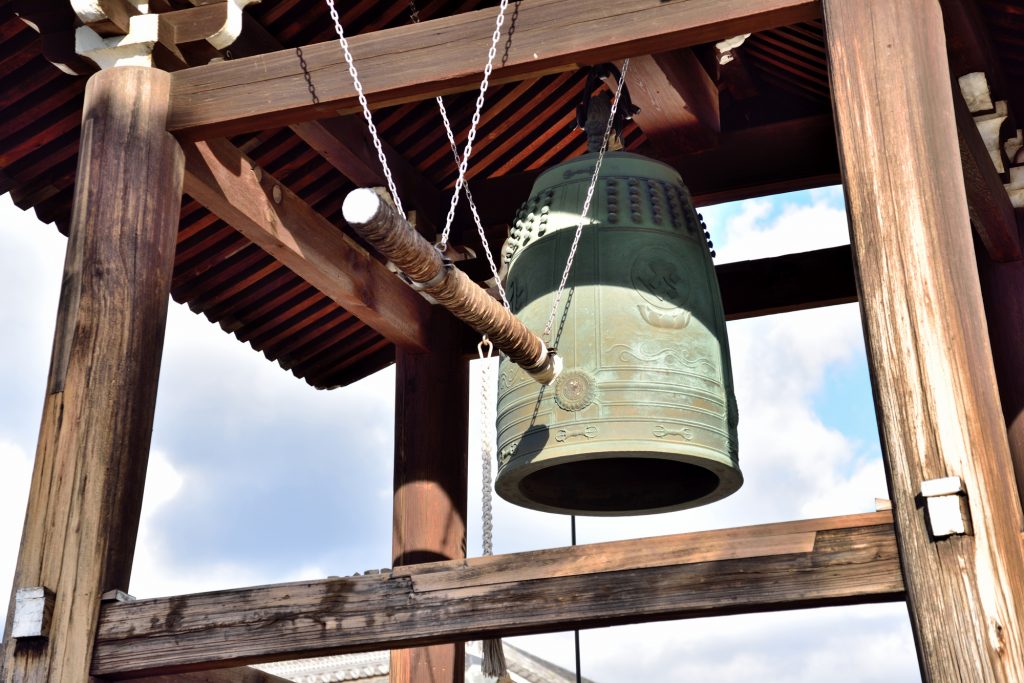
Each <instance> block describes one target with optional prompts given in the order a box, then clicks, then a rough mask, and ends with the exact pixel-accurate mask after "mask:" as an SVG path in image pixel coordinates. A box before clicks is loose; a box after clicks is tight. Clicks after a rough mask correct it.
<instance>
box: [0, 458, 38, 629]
mask: <svg viewBox="0 0 1024 683" xmlns="http://www.w3.org/2000/svg"><path fill="white" fill-rule="evenodd" d="M0 472H2V473H3V476H0V591H3V593H2V595H3V597H4V599H6V597H7V594H8V593H7V591H6V589H7V588H8V587H9V586H10V585H11V582H12V581H13V580H14V566H15V564H16V563H17V560H18V545H19V541H20V540H21V528H22V525H23V523H24V520H25V505H26V504H27V503H28V487H29V482H30V480H31V477H32V460H31V459H30V458H29V455H28V453H26V452H25V451H24V450H23V449H22V448H21V447H20V446H18V445H17V444H13V443H10V442H8V441H0ZM6 609H7V605H6V603H4V604H3V606H2V607H0V614H4V613H5V611H6Z"/></svg>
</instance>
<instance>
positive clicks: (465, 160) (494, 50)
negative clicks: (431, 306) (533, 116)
mask: <svg viewBox="0 0 1024 683" xmlns="http://www.w3.org/2000/svg"><path fill="white" fill-rule="evenodd" d="M507 8H508V0H501V5H500V6H499V7H498V19H497V21H496V22H495V25H494V33H493V34H492V35H491V48H490V49H489V50H488V51H487V65H486V66H485V67H484V77H483V79H481V81H480V94H479V95H477V97H476V110H475V111H474V112H473V120H472V122H471V123H470V126H469V135H468V136H467V137H466V146H465V147H464V148H463V149H462V161H461V162H459V177H458V178H457V179H456V180H455V191H454V192H453V193H452V201H451V205H450V206H449V207H448V216H447V217H445V220H444V231H443V232H442V233H441V243H440V244H439V245H438V246H439V247H440V248H441V250H442V251H443V250H444V248H445V247H447V246H448V235H449V234H450V233H451V231H452V221H454V220H455V207H456V206H458V204H459V193H460V192H462V186H463V184H465V182H466V169H467V168H469V155H470V153H472V151H473V140H475V139H476V127H477V125H478V124H479V123H480V112H481V111H483V108H484V95H485V94H486V93H487V86H488V85H489V84H490V80H491V71H492V70H493V69H494V57H495V56H496V55H497V54H498V41H499V40H501V25H502V24H503V23H505V10H506V9H507ZM445 126H446V127H448V128H450V127H451V126H450V124H449V123H448V120H447V117H445Z"/></svg>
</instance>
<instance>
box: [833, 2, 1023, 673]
mask: <svg viewBox="0 0 1024 683" xmlns="http://www.w3.org/2000/svg"><path fill="white" fill-rule="evenodd" d="M823 9H824V16H825V33H826V36H827V41H828V51H829V66H830V72H831V80H832V96H833V106H834V109H835V114H836V125H837V130H838V140H839V150H840V156H841V167H842V171H843V179H844V182H845V187H846V202H847V210H848V213H849V221H850V230H851V237H852V241H853V251H854V258H855V264H856V270H857V276H858V290H859V293H860V300H861V302H862V307H861V312H862V316H863V320H864V328H865V334H866V338H867V346H868V353H869V357H870V361H871V367H872V384H873V388H874V393H875V403H876V407H877V411H878V420H879V426H880V431H881V435H882V439H883V443H884V446H885V459H886V465H887V471H888V476H889V488H890V492H891V495H892V500H893V504H894V513H895V520H896V529H897V534H898V538H899V548H900V556H901V561H902V567H903V573H904V580H905V582H906V588H907V596H908V603H909V608H910V614H911V622H912V624H913V628H914V633H915V636H916V639H917V646H918V655H919V658H920V661H921V665H922V672H923V674H924V676H925V678H926V679H927V680H928V681H978V682H979V683H980V682H982V681H985V682H996V681H1000V682H1009V681H1021V680H1024V557H1022V554H1024V553H1022V545H1021V536H1020V531H1021V510H1020V505H1019V503H1018V500H1017V493H1016V490H1015V487H1014V485H1013V471H1012V467H1011V462H1010V455H1009V449H1008V445H1007V439H1006V430H1005V428H1004V425H1003V421H1002V415H1001V413H1000V406H999V396H998V395H997V392H996V378H995V373H994V370H993V366H992V352H991V349H990V347H989V339H988V335H987V334H986V330H985V316H984V309H983V307H982V300H981V292H980V288H979V284H978V274H977V269H976V267H975V263H974V250H973V245H972V242H971V232H970V223H969V219H968V211H967V203H966V200H965V195H964V179H963V174H962V172H961V167H960V155H959V152H958V149H957V133H956V125H955V118H954V112H953V104H952V97H951V91H950V79H949V70H948V67H947V63H946V54H945V45H946V42H945V40H944V37H943V29H942V16H941V13H940V10H939V3H938V2H936V0H858V2H849V1H848V0H824V3H823ZM946 476H959V477H961V478H962V480H963V483H964V486H965V490H966V503H967V507H968V508H969V510H970V521H971V522H972V523H973V531H972V532H969V533H968V534H967V535H953V536H949V537H946V538H939V539H935V538H932V537H931V536H930V534H929V527H928V524H927V522H926V519H925V510H924V508H923V506H922V505H921V504H920V502H919V501H920V495H919V494H920V491H921V483H922V482H923V481H926V480H931V479H936V478H940V477H946Z"/></svg>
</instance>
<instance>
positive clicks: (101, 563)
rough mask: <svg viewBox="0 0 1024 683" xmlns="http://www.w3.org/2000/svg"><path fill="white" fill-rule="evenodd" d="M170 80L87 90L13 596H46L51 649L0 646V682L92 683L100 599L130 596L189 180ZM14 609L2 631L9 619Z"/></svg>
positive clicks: (127, 81)
mask: <svg viewBox="0 0 1024 683" xmlns="http://www.w3.org/2000/svg"><path fill="white" fill-rule="evenodd" d="M169 92H170V78H169V76H168V74H167V73H164V72H162V71H158V70H155V69H146V68H142V67H122V68H114V69H109V70H106V71H101V72H99V73H97V74H96V75H94V76H93V77H92V78H91V79H90V80H89V83H88V85H87V87H86V94H85V106H84V110H83V121H82V143H81V151H80V152H79V161H78V180H77V185H76V187H75V199H74V207H73V210H72V218H71V232H70V239H69V241H68V248H67V256H66V260H65V264H64V282H63V287H62V289H61V296H60V305H59V308H58V312H57V328H56V332H55V334H54V343H53V354H52V357H51V361H50V375H49V380H48V386H47V390H46V400H45V403H44V406H43V418H42V426H41V428H40V432H39V445H38V449H37V451H36V460H35V469H34V471H33V474H32V484H31V490H30V493H29V503H28V513H27V516H26V520H25V529H24V534H23V536H22V541H21V552H20V554H19V556H18V564H17V569H16V573H15V577H14V588H15V590H17V589H18V588H28V587H35V586H42V587H45V588H47V589H49V590H51V591H53V592H54V593H55V596H56V597H55V602H54V605H53V614H52V620H51V626H50V632H49V638H48V639H45V638H30V639H13V638H10V639H9V640H8V642H6V643H5V644H4V650H3V652H4V655H3V656H4V660H3V661H4V674H3V679H2V680H3V681H4V683H29V682H32V683H44V682H45V681H54V682H55V681H60V682H61V683H78V682H83V683H84V682H85V681H87V680H88V673H89V663H90V660H91V658H92V649H93V640H94V637H95V631H96V623H97V618H98V614H99V607H100V595H101V594H102V593H103V592H105V591H107V590H111V589H121V590H127V589H128V579H129V575H130V573H131V566H132V557H133V555H134V552H135V538H136V533H137V531H138V521H139V512H140V508H141V505H142V490H143V486H144V483H145V478H146V461H147V458H148V455H149V444H150V435H151V432H152V428H153V410H154V406H155V403H156V387H157V377H158V374H159V369H160V355H161V350H162V347H163V337H164V325H165V322H166V317H167V301H168V295H169V292H170V283H171V271H172V268H173V265H174V249H175V236H176V234H177V228H178V212H179V206H180V204H181V182H182V170H183V167H184V162H183V157H182V154H181V150H180V149H179V147H178V144H177V142H176V141H175V140H174V138H173V137H172V136H171V135H170V134H168V133H167V132H165V122H166V118H167V109H168V104H169V100H168V94H169ZM13 612H14V602H13V600H12V602H11V607H10V612H9V613H8V629H7V632H8V633H9V632H10V623H11V619H12V618H13Z"/></svg>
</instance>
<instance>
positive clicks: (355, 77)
mask: <svg viewBox="0 0 1024 683" xmlns="http://www.w3.org/2000/svg"><path fill="white" fill-rule="evenodd" d="M326 2H327V7H328V9H329V10H330V12H331V19H332V20H333V21H334V31H335V32H336V33H337V34H338V42H339V43H340V44H341V49H342V51H343V52H344V53H345V62H346V63H348V73H349V75H350V76H352V83H353V85H354V86H355V89H356V94H357V95H358V96H359V106H361V107H362V108H363V118H364V119H366V127H367V128H369V129H370V137H371V138H373V146H374V148H375V149H376V150H377V158H378V159H379V160H380V166H381V168H382V169H383V170H384V179H385V180H386V181H387V184H388V191H389V192H390V193H391V198H392V199H393V200H394V202H395V208H396V209H398V213H400V214H401V215H402V216H405V210H404V209H403V208H402V200H401V199H400V198H399V197H398V189H397V188H396V187H395V179H394V178H393V177H392V176H391V167H390V166H388V159H387V157H386V156H384V148H383V147H382V146H381V143H380V136H379V135H377V126H375V125H374V124H373V116H372V115H371V114H370V105H369V104H367V102H366V95H365V94H363V83H362V81H360V80H359V72H358V71H356V64H355V61H353V59H352V53H351V52H350V51H349V49H348V39H346V38H345V29H343V28H342V27H341V18H340V17H339V16H338V10H337V9H335V7H334V0H326Z"/></svg>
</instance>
